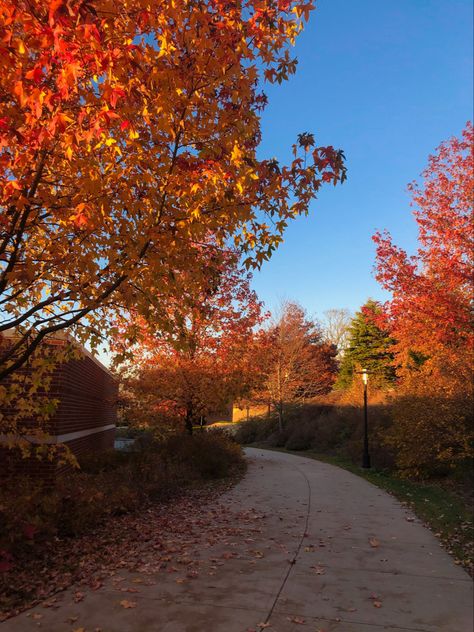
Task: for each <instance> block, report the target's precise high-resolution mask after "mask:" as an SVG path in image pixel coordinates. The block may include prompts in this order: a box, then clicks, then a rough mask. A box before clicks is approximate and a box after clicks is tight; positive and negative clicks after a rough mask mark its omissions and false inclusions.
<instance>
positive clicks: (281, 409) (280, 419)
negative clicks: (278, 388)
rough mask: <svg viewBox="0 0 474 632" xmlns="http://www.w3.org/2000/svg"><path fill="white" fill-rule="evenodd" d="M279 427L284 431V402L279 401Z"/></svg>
mask: <svg viewBox="0 0 474 632" xmlns="http://www.w3.org/2000/svg"><path fill="white" fill-rule="evenodd" d="M278 429H279V430H280V432H283V402H282V401H281V400H280V401H279V402H278Z"/></svg>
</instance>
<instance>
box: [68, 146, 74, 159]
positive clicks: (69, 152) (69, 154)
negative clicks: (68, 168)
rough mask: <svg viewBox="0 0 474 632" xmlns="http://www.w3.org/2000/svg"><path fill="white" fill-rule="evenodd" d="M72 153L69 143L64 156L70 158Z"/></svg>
mask: <svg viewBox="0 0 474 632" xmlns="http://www.w3.org/2000/svg"><path fill="white" fill-rule="evenodd" d="M72 153H73V152H72V147H71V145H69V146H68V148H67V149H66V157H67V159H68V160H71V158H72Z"/></svg>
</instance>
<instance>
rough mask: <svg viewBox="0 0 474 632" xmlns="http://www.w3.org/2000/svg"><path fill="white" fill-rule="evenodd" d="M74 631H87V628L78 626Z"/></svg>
mask: <svg viewBox="0 0 474 632" xmlns="http://www.w3.org/2000/svg"><path fill="white" fill-rule="evenodd" d="M74 632H86V629H85V628H76V629H75V630H74Z"/></svg>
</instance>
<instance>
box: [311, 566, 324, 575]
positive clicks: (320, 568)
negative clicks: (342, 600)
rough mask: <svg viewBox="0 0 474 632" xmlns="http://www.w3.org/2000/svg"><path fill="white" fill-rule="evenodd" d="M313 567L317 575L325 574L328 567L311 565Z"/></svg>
mask: <svg viewBox="0 0 474 632" xmlns="http://www.w3.org/2000/svg"><path fill="white" fill-rule="evenodd" d="M311 568H312V569H313V570H314V572H315V573H316V575H324V573H325V572H326V569H325V568H324V567H323V566H317V565H316V566H311Z"/></svg>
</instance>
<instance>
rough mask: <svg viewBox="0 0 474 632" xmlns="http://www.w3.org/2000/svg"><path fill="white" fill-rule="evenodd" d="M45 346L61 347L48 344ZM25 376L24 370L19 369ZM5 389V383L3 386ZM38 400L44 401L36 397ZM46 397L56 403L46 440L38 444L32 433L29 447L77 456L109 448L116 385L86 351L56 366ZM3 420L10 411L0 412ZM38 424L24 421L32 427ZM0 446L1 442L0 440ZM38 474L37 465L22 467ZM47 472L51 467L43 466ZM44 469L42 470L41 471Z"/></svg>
mask: <svg viewBox="0 0 474 632" xmlns="http://www.w3.org/2000/svg"><path fill="white" fill-rule="evenodd" d="M48 344H52V345H53V346H54V345H56V344H64V341H59V340H56V341H50V342H49V343H48ZM22 371H23V372H28V368H27V367H26V368H24V369H22ZM5 386H6V388H7V389H8V383H6V384H5ZM38 397H46V394H45V393H44V392H43V393H39V394H38ZM47 397H48V398H49V397H50V398H52V399H55V400H57V401H58V402H59V403H58V405H57V407H56V409H55V412H54V413H53V415H52V416H51V418H50V419H49V420H48V421H47V423H46V425H44V424H43V427H44V429H45V430H46V432H47V437H45V438H43V439H41V440H39V439H37V438H35V437H34V434H33V433H32V438H31V440H32V443H47V444H64V445H66V446H68V447H69V448H70V449H71V451H72V452H73V453H74V454H75V455H76V456H77V457H81V456H84V455H87V454H90V453H94V452H100V451H103V450H106V449H111V448H113V445H114V437H115V426H116V420H117V397H118V383H117V381H116V379H115V378H114V376H113V375H112V373H111V372H110V371H109V370H108V369H107V368H106V367H105V366H104V365H103V364H102V363H101V362H99V361H98V360H97V359H96V358H95V357H94V356H93V355H92V354H90V353H89V352H88V351H87V350H86V349H84V348H82V347H80V355H79V357H77V358H76V359H72V360H68V361H66V362H63V363H61V364H59V365H58V366H57V368H56V369H55V371H54V374H53V377H52V384H51V388H50V389H49V391H48V393H47ZM0 412H2V413H3V415H5V416H6V417H8V415H9V414H14V413H15V411H14V409H5V408H0ZM35 423H36V424H37V423H38V421H35V419H34V418H33V419H28V420H26V424H25V425H27V426H30V427H32V428H33V427H34V426H35ZM0 442H1V438H0ZM25 465H26V466H27V467H33V468H34V470H35V471H37V470H38V464H34V465H33V463H32V462H30V464H29V465H27V464H23V466H22V469H24V466H25ZM44 467H46V469H50V468H51V466H46V464H45V466H44ZM41 469H44V468H41Z"/></svg>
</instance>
